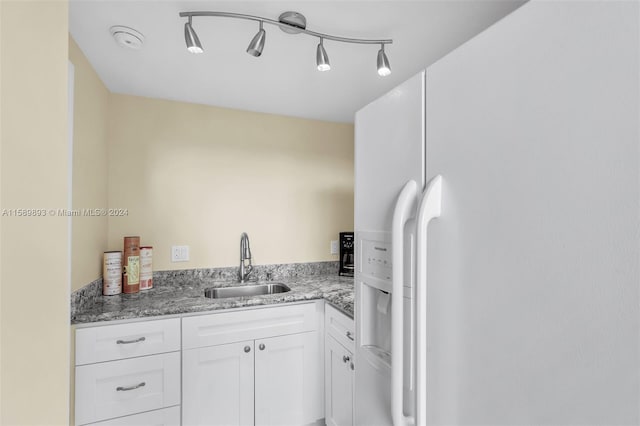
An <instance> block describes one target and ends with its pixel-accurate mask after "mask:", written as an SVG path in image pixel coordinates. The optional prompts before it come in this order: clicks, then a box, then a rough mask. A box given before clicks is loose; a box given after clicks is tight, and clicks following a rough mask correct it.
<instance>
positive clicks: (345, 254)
mask: <svg viewBox="0 0 640 426" xmlns="http://www.w3.org/2000/svg"><path fill="white" fill-rule="evenodd" d="M354 243H355V241H354V238H353V232H341V233H340V270H339V274H340V275H344V276H347V277H352V276H353V272H354V271H355V255H354V254H353V249H354Z"/></svg>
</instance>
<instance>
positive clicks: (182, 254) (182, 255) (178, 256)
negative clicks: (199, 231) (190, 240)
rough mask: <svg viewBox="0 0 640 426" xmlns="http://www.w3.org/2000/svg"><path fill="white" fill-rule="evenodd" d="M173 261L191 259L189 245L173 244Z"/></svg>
mask: <svg viewBox="0 0 640 426" xmlns="http://www.w3.org/2000/svg"><path fill="white" fill-rule="evenodd" d="M171 261H172V262H187V261H189V246H171Z"/></svg>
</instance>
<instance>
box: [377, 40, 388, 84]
mask: <svg viewBox="0 0 640 426" xmlns="http://www.w3.org/2000/svg"><path fill="white" fill-rule="evenodd" d="M389 74H391V66H390V65H389V58H387V55H386V54H385V53H384V44H382V45H380V50H378V75H380V76H381V77H386V76H388V75H389Z"/></svg>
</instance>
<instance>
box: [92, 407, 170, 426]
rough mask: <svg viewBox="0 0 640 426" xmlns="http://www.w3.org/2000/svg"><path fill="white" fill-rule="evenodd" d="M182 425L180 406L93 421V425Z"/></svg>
mask: <svg viewBox="0 0 640 426" xmlns="http://www.w3.org/2000/svg"><path fill="white" fill-rule="evenodd" d="M143 425H144V426H151V425H153V426H180V407H169V408H163V409H162V410H154V411H147V412H145V413H140V414H133V415H131V416H126V417H118V418H117V419H110V420H105V421H103V422H98V423H91V426H143Z"/></svg>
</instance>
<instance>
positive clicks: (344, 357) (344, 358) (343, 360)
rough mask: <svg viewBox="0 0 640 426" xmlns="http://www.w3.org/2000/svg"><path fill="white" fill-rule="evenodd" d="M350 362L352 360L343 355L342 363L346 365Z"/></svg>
mask: <svg viewBox="0 0 640 426" xmlns="http://www.w3.org/2000/svg"><path fill="white" fill-rule="evenodd" d="M349 361H351V358H349V357H348V356H347V355H343V356H342V362H344V363H345V364H346V363H347V362H349Z"/></svg>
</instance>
